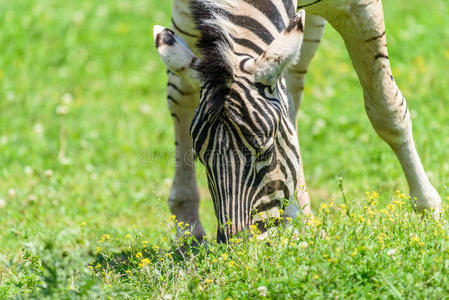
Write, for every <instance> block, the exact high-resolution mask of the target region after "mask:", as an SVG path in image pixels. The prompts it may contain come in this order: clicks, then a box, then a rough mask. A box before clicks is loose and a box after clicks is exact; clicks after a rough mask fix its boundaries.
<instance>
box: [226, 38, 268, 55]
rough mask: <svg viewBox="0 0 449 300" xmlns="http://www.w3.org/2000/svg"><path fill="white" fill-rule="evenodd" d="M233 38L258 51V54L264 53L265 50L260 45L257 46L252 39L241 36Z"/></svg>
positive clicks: (238, 42) (240, 43)
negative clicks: (241, 37)
mask: <svg viewBox="0 0 449 300" xmlns="http://www.w3.org/2000/svg"><path fill="white" fill-rule="evenodd" d="M232 39H233V40H234V42H236V43H237V44H239V45H242V46H244V47H246V48H249V49H252V50H254V52H256V53H257V54H258V55H261V54H262V53H263V50H262V49H261V48H260V47H259V46H257V45H256V44H254V43H253V42H251V41H250V40H247V39H240V38H236V37H232Z"/></svg>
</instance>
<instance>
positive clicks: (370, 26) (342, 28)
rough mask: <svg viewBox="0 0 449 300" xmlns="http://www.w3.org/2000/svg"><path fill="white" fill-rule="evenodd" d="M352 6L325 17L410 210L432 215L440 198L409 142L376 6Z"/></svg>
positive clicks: (406, 116) (377, 3)
mask: <svg viewBox="0 0 449 300" xmlns="http://www.w3.org/2000/svg"><path fill="white" fill-rule="evenodd" d="M335 2H337V1H335ZM352 2H354V3H353V5H345V6H344V7H340V8H337V9H333V10H332V9H331V10H329V14H328V15H327V16H325V17H326V19H327V20H328V21H329V23H331V25H332V26H333V27H334V28H335V29H336V30H337V31H338V32H339V33H340V35H341V36H342V37H343V39H344V41H345V44H346V47H347V49H348V51H349V55H350V57H351V59H352V63H353V64H354V67H355V70H356V72H357V74H358V77H359V80H360V82H361V84H362V87H363V94H364V100H365V108H366V112H367V114H368V117H369V119H370V121H371V123H372V125H373V127H374V129H375V130H376V132H377V133H378V135H379V136H380V137H381V138H382V139H383V140H384V141H385V142H387V143H388V144H389V145H390V146H391V148H392V149H393V151H394V152H395V154H396V156H397V157H398V159H399V162H400V163H401V166H402V169H403V171H404V173H405V176H406V178H407V182H408V185H409V189H410V195H411V197H412V198H416V203H415V208H416V209H417V210H422V209H425V208H434V209H435V210H437V211H438V210H439V207H440V205H441V199H440V196H439V195H438V193H437V192H436V190H435V189H434V188H433V186H432V185H431V183H430V182H429V179H428V178H427V175H426V173H425V172H424V168H423V165H422V163H421V160H420V158H419V156H418V153H417V151H416V148H415V144H414V141H413V135H412V123H411V118H410V113H409V109H408V107H407V103H406V101H405V99H404V97H403V96H402V93H401V91H400V90H399V88H398V87H397V85H396V83H395V81H394V79H393V75H392V72H391V68H390V61H389V58H388V53H387V42H386V35H385V24H384V14H383V9H382V3H381V1H368V0H357V1H356V0H352ZM329 3H330V2H329ZM323 5H324V4H323Z"/></svg>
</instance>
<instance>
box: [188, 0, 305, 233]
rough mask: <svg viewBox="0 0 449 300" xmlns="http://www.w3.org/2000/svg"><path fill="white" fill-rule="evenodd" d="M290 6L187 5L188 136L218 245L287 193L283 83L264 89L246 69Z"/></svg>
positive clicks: (289, 131)
mask: <svg viewBox="0 0 449 300" xmlns="http://www.w3.org/2000/svg"><path fill="white" fill-rule="evenodd" d="M294 7H295V3H294V1H289V0H283V1H258V0H245V1H230V0H229V1H211V0H194V1H192V4H191V12H192V15H193V19H194V21H195V24H196V27H197V29H198V30H199V32H200V33H201V37H200V39H199V40H198V43H197V47H198V49H199V51H200V52H201V54H202V62H201V63H200V65H199V72H200V73H201V76H202V79H203V85H202V93H201V101H200V104H199V106H198V108H197V109H196V112H195V116H194V118H193V121H192V125H191V136H192V141H193V149H194V151H195V152H196V155H197V156H198V158H199V159H200V160H201V162H202V163H203V164H204V165H205V168H206V172H207V177H208V183H209V189H210V192H211V195H212V198H213V200H214V207H215V213H216V216H217V219H218V222H219V230H218V234H217V238H218V240H219V241H226V240H227V239H228V238H229V237H230V236H231V235H232V234H234V233H236V232H238V231H241V230H244V229H247V228H248V227H249V226H250V225H251V224H255V223H256V220H255V218H254V213H259V212H269V211H273V210H277V209H279V208H281V207H282V206H283V205H284V203H285V202H284V200H285V199H290V198H291V197H293V195H294V192H295V188H296V184H297V178H296V176H297V175H296V174H297V172H298V168H299V147H298V143H297V137H296V132H295V128H294V125H293V124H292V123H291V121H290V119H289V107H288V94H287V90H286V86H285V82H284V79H283V77H282V76H281V77H280V78H279V80H278V82H277V84H275V85H274V86H265V85H263V84H262V83H260V82H256V81H255V80H254V75H253V74H252V73H251V72H249V71H248V70H247V69H246V67H247V66H246V63H247V62H248V61H249V60H251V59H255V58H257V57H258V56H259V55H261V54H263V53H264V51H265V50H266V49H267V48H268V46H269V45H270V44H271V43H272V42H273V40H274V39H275V37H276V36H278V35H279V34H280V33H281V32H282V31H283V30H285V29H286V28H287V27H288V26H289V23H290V20H291V19H292V18H293V16H294V14H295V9H294ZM267 214H268V213H267ZM225 224H227V225H225ZM261 229H262V227H261Z"/></svg>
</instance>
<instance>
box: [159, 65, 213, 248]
mask: <svg viewBox="0 0 449 300" xmlns="http://www.w3.org/2000/svg"><path fill="white" fill-rule="evenodd" d="M199 99H200V97H199V92H198V91H197V90H196V89H194V88H192V87H191V85H190V84H189V83H187V82H186V81H185V80H183V79H181V78H180V77H178V76H177V75H175V74H173V73H172V72H170V71H169V72H168V85H167V103H168V108H169V110H170V113H171V115H172V117H173V122H174V126H175V138H176V141H175V146H176V170H175V177H174V180H173V185H172V187H171V191H170V195H169V198H168V204H169V207H170V211H171V212H172V213H173V214H174V215H176V219H177V221H178V222H184V223H188V224H190V226H191V227H190V229H189V230H191V232H192V234H193V235H194V236H195V237H196V239H197V240H198V241H199V242H201V241H202V240H203V238H204V236H205V232H204V229H203V226H202V225H201V223H200V220H199V215H198V209H199V199H200V197H199V192H198V187H197V183H196V176H195V163H194V159H193V153H192V142H191V138H190V123H191V121H192V118H193V114H194V110H195V108H196V106H197V104H198V102H199Z"/></svg>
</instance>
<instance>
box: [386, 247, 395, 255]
mask: <svg viewBox="0 0 449 300" xmlns="http://www.w3.org/2000/svg"><path fill="white" fill-rule="evenodd" d="M387 254H388V255H390V256H393V255H395V254H396V249H389V250H388V251H387Z"/></svg>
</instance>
